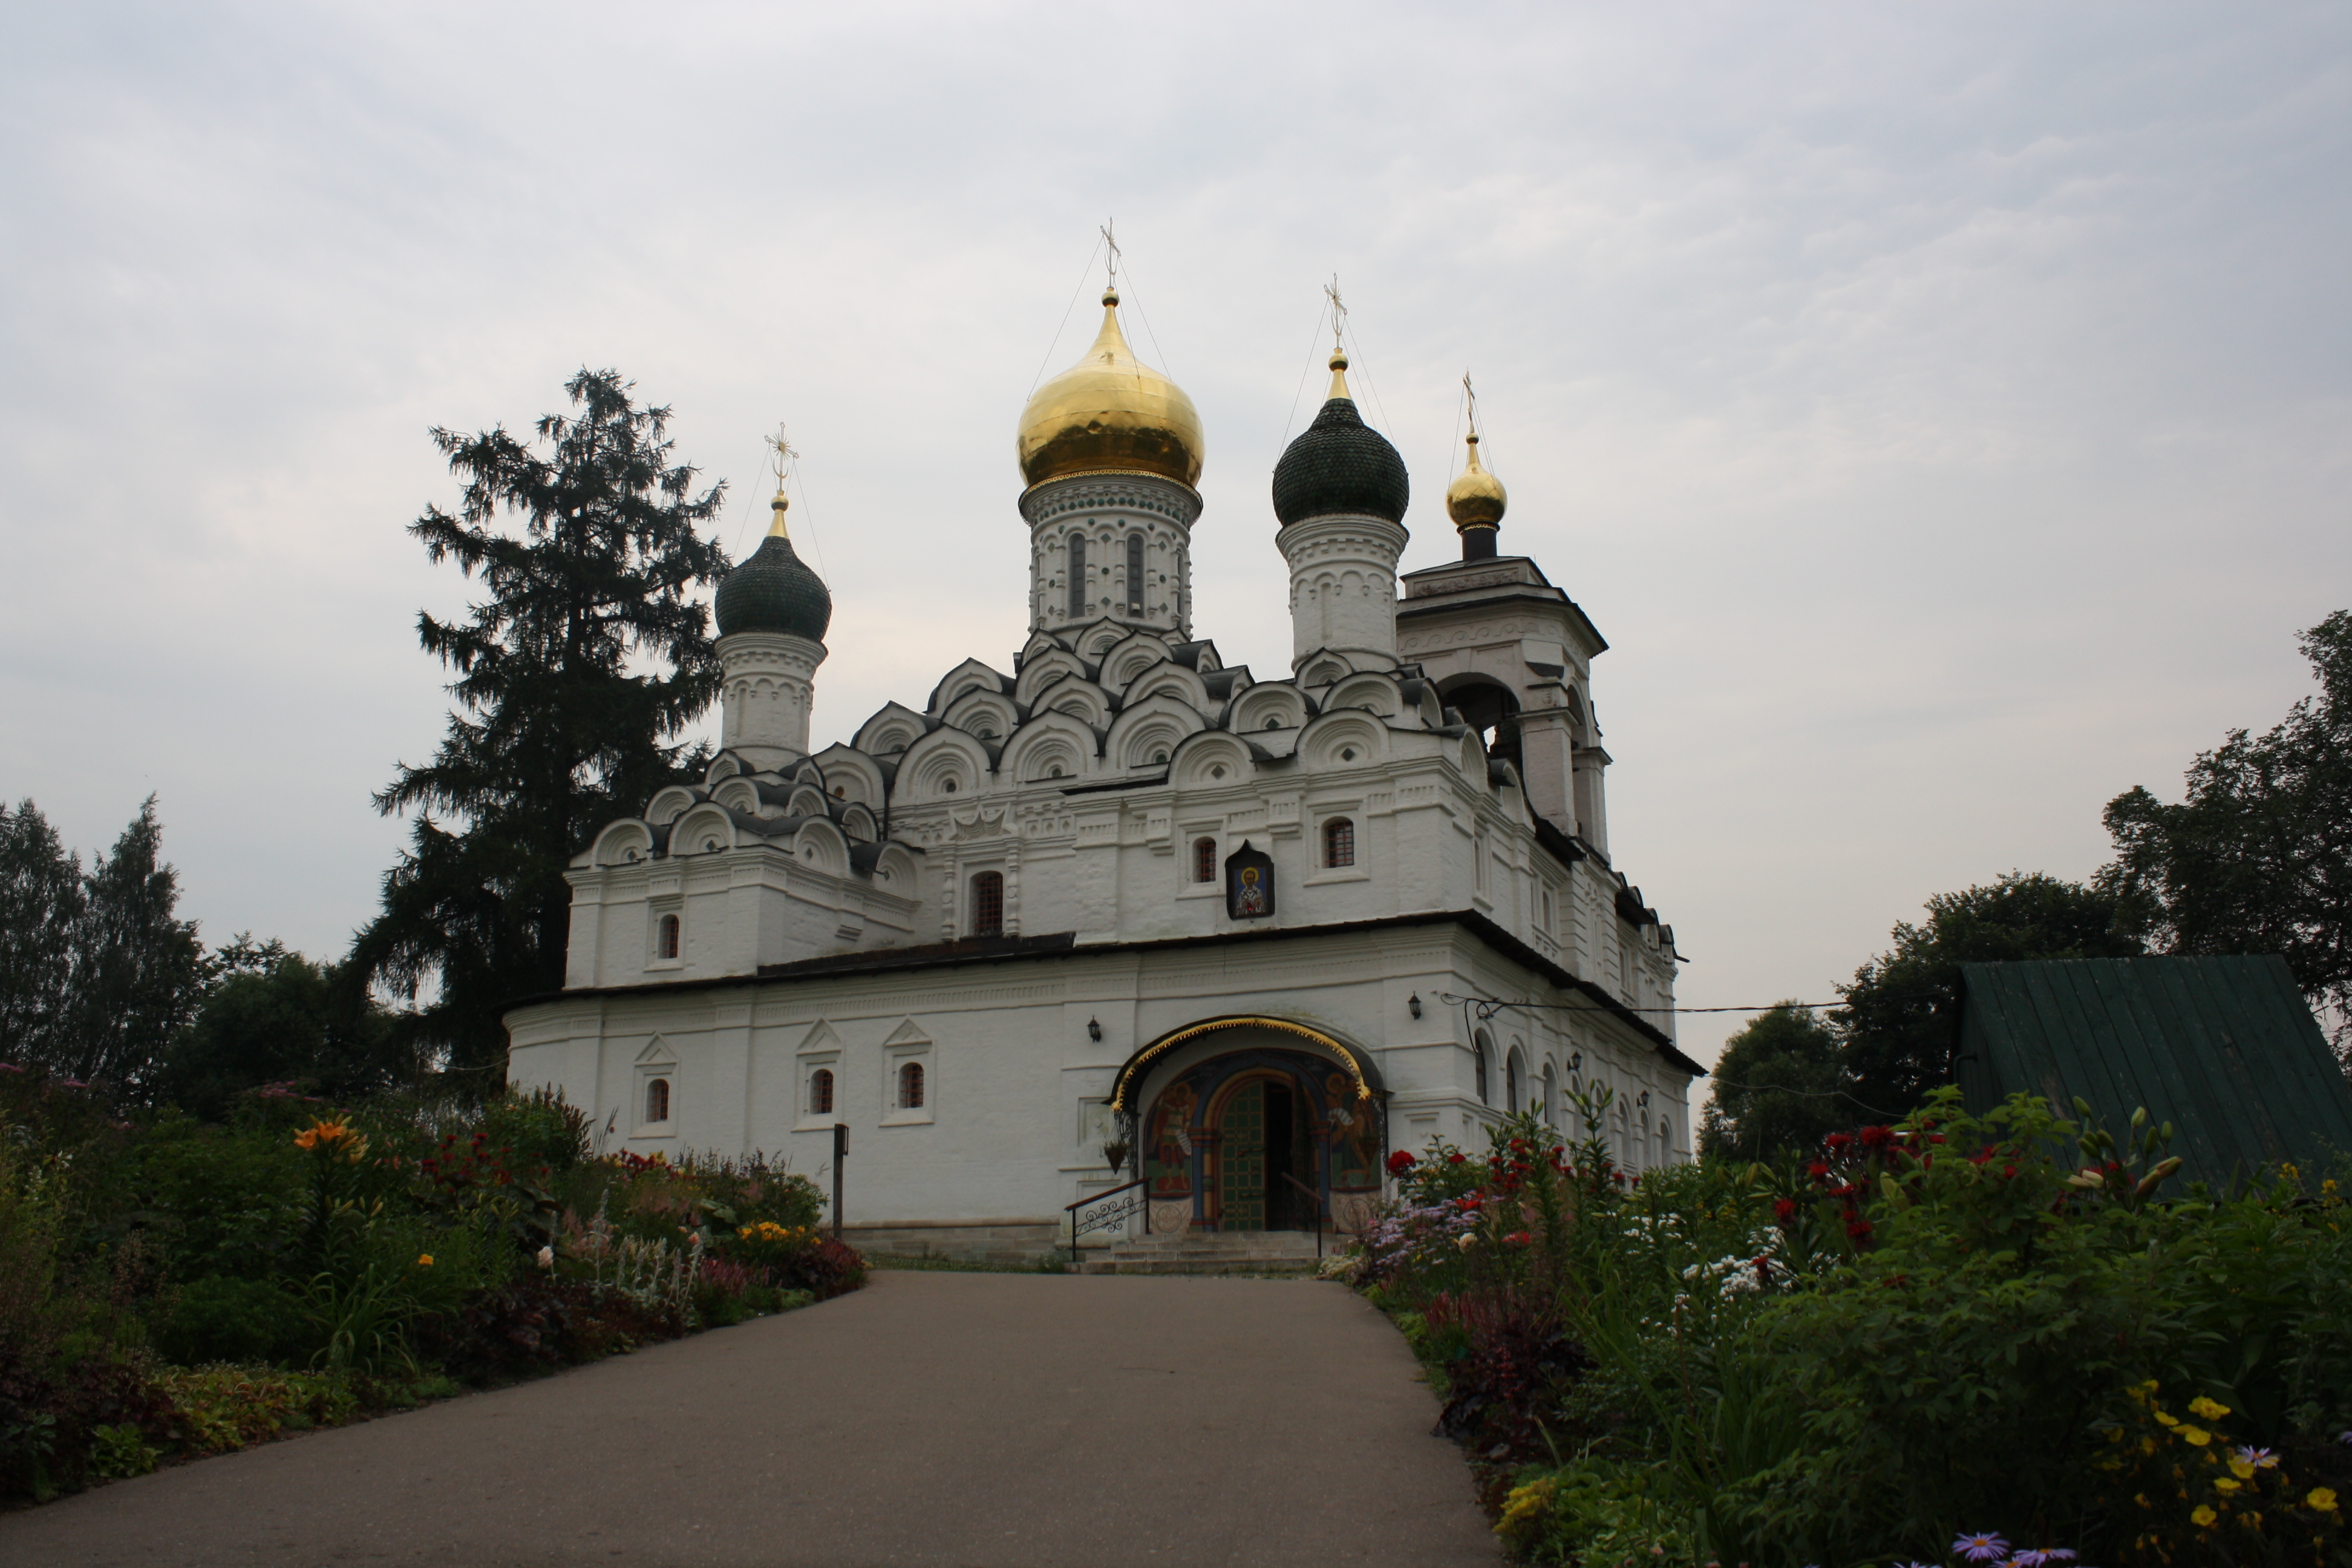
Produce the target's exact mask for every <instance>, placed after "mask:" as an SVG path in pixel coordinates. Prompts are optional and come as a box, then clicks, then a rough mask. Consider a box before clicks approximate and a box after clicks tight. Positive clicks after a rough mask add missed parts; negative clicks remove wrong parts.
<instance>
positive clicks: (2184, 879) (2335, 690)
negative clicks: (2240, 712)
mask: <svg viewBox="0 0 2352 1568" xmlns="http://www.w3.org/2000/svg"><path fill="white" fill-rule="evenodd" d="M2300 641H2301V643H2302V647H2303V652H2304V656H2305V658H2309V659H2310V660H2311V667H2312V671H2313V673H2314V674H2315V675H2316V676H2317V677H2318V679H2319V692H2318V695H2317V696H2316V698H2312V697H2306V698H2305V699H2303V700H2301V701H2299V702H2297V703H2296V704H2295V705H2294V707H2293V708H2291V709H2289V710H2287V716H2286V718H2285V719H2284V720H2283V721H2280V722H2279V723H2278V724H2277V725H2276V726H2274V727H2273V729H2272V730H2270V731H2268V732H2267V733H2265V734H2263V735H2261V736H2254V735H2251V734H2249V733H2248V732H2247V731H2243V730H2232V731H2230V733H2229V736H2228V738H2227V739H2225V740H2224V741H2223V742H2221V745H2220V746H2219V747H2217V748H2215V749H2214V750H2212V751H2210V752H2200V754H2199V755H2198V758H2197V761H2196V763H2195V764H2194V765H2192V766H2191V767H2190V768H2189V775H2188V789H2187V792H2186V795H2185V797H2184V798H2183V799H2182V800H2181V802H2180V804H2179V805H2166V804H2165V803H2164V802H2162V801H2159V800H2158V799H2157V798H2156V796H2155V795H2151V794H2149V793H2148V792H2147V790H2146V789H2143V788H2137V787H2135V788H2133V789H2130V790H2127V791H2126V792H2125V793H2124V794H2122V795H2117V796H2116V798H2115V799H2113V800H2111V801H2109V802H2108V803H2107V809H2106V825H2107V831H2108V833H2110V834H2111V835H2113V836H2114V838H2115V845H2116V859H2115V862H2114V863H2113V864H2112V865H2110V866H2108V867H2107V868H2106V869H2105V871H2103V872H2102V873H2101V874H2100V875H2101V881H2102V884H2103V885H2104V886H2105V887H2107V888H2108V889H2112V890H2113V891H2114V892H2115V893H2116V895H2117V896H2118V897H2119V898H2120V899H2121V900H2122V903H2123V908H2124V911H2125V915H2126V920H2127V921H2129V922H2130V923H2131V925H2132V926H2133V928H2134V929H2136V930H2138V931H2143V932H2145V933H2146V934H2147V936H2148V937H2149V938H2150V939H2151V940H2152V941H2153V942H2155V944H2156V945H2157V946H2158V947H2160V948H2162V949H2163V950H2165V951H2166V952H2183V953H2225V952H2275V953H2278V954H2281V955H2282V956H2284V958H2285V959H2286V962H2287V967H2288V968H2290V969H2292V970H2293V971H2294V976H2295V979H2296V981H2297V982H2298V983H2299V984H2301V985H2302V986H2303V989H2304V992H2305V994H2306V995H2308V996H2309V997H2310V998H2311V1000H2312V1002H2313V1003H2314V1004H2315V1005H2316V1006H2318V1007H2320V1008H2323V1009H2326V1010H2331V1011H2332V1012H2333V1013H2334V1014H2335V1016H2336V1049H2337V1051H2338V1053H2339V1054H2341V1055H2343V1056H2344V1057H2345V1058H2346V1061H2347V1067H2352V610H2338V611H2336V613H2335V614H2334V615H2332V616H2328V617H2327V618H2326V620H2324V621H2322V622H2320V623H2319V625H2317V626H2313V627H2312V628H2311V629H2310V630H2308V631H2306V632H2305V633H2304V634H2303V636H2302V637H2301V638H2300Z"/></svg>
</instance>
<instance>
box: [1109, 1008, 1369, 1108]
mask: <svg viewBox="0 0 2352 1568" xmlns="http://www.w3.org/2000/svg"><path fill="white" fill-rule="evenodd" d="M1221 1029H1271V1030H1273V1031H1274V1032H1275V1033H1276V1034H1281V1035H1296V1036H1297V1037H1300V1038H1301V1039H1305V1040H1309V1041H1312V1042H1313V1043H1314V1044H1316V1045H1318V1046H1321V1047H1323V1048H1324V1049H1325V1050H1327V1051H1329V1052H1330V1053H1331V1054H1332V1055H1333V1056H1335V1057H1337V1058H1339V1062H1340V1065H1342V1066H1343V1067H1345V1068H1347V1069H1348V1076H1349V1078H1350V1079H1354V1080H1355V1084H1356V1098H1357V1099H1358V1100H1374V1099H1381V1100H1385V1099H1386V1098H1387V1097H1388V1090H1387V1089H1384V1088H1382V1087H1381V1073H1380V1068H1379V1067H1378V1066H1377V1065H1376V1064H1375V1063H1374V1062H1373V1061H1372V1059H1371V1058H1370V1056H1369V1055H1367V1054H1366V1053H1365V1052H1364V1051H1363V1050H1361V1049H1360V1048H1359V1047H1355V1046H1351V1045H1349V1044H1348V1043H1347V1042H1346V1041H1345V1040H1341V1039H1337V1038H1334V1037H1332V1036H1329V1035H1327V1034H1325V1033H1324V1032H1323V1031H1322V1030H1320V1029H1311V1028H1308V1027H1307V1026H1306V1025H1304V1024H1294V1023H1292V1022H1291V1021H1290V1020H1289V1019H1287V1018H1267V1017H1263V1016H1258V1015H1256V1014H1236V1015H1234V1016H1229V1017H1223V1018H1208V1019H1204V1020H1202V1022H1200V1023H1198V1024H1187V1025H1185V1026H1183V1027H1182V1028H1180V1029H1171V1030H1170V1031H1169V1032H1168V1033H1167V1034H1164V1035H1162V1036H1160V1037H1159V1038H1158V1039H1156V1040H1153V1041H1152V1042H1151V1043H1150V1044H1149V1045H1147V1046H1145V1047H1142V1048H1141V1049H1140V1050H1138V1051H1137V1052H1136V1053H1135V1054H1134V1055H1133V1056H1131V1057H1129V1058H1127V1064H1126V1065H1125V1066H1124V1067H1122V1068H1119V1069H1118V1078H1116V1079H1112V1080H1111V1090H1110V1104H1111V1110H1113V1111H1115V1112H1116V1113H1118V1115H1121V1116H1133V1115H1135V1114H1136V1112H1137V1110H1139V1107H1138V1106H1137V1105H1136V1104H1135V1101H1134V1095H1135V1091H1136V1090H1137V1089H1138V1088H1139V1087H1140V1086H1141V1084H1142V1082H1143V1077H1144V1074H1145V1073H1146V1072H1148V1071H1149V1070H1150V1067H1151V1064H1152V1063H1153V1062H1155V1061H1157V1060H1159V1059H1160V1058H1161V1057H1164V1056H1166V1055H1167V1054H1168V1053H1169V1052H1171V1051H1172V1050H1174V1049H1175V1048H1176V1047H1179V1046H1181V1045H1183V1044H1185V1043H1187V1042H1188V1041H1192V1040H1197V1039H1199V1038H1200V1037H1202V1036H1203V1035H1213V1034H1215V1033H1216V1032H1217V1031H1219V1030H1221Z"/></svg>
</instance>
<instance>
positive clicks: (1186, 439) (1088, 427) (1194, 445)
mask: <svg viewBox="0 0 2352 1568" xmlns="http://www.w3.org/2000/svg"><path fill="white" fill-rule="evenodd" d="M1102 302H1103V324H1102V331H1100V332H1098V333H1097V334H1096V336H1095V342H1094V347H1092V348H1090V349H1088V350H1087V356H1086V358H1084V359H1082V360H1080V361H1079V362H1078V363H1076V364H1074V365H1072V366H1071V367H1070V368H1069V369H1067V370H1066V371H1064V372H1063V373H1062V374H1059V375H1057V376H1055V378H1054V379H1053V380H1051V381H1049V382H1047V383H1046V384H1045V385H1043V386H1041V387H1039V388H1038V389H1037V393H1036V395H1035V396H1034V397H1032V398H1030V400H1029V406H1028V407H1026V408H1024V409H1023V410H1022V411H1021V437H1020V448H1019V450H1020V458H1021V475H1022V478H1023V479H1026V480H1027V481H1028V482H1029V483H1030V484H1031V485H1032V486H1036V485H1042V484H1044V483H1045V481H1046V480H1048V479H1062V478H1064V477H1066V476H1067V475H1070V474H1088V473H1129V474H1158V475H1160V477H1161V478H1162V479H1174V480H1175V481H1176V482H1177V483H1178V484H1180V485H1184V486H1188V487H1189V486H1192V485H1194V484H1197V483H1198V482H1199V481H1200V478H1201V453H1202V441H1201V416H1199V415H1198V414H1196V413H1194V412H1193V410H1192V399H1191V398H1189V397H1187V396H1185V395H1184V389H1183V388H1182V387H1181V386H1178V385H1177V384H1175V383H1174V382H1172V381H1171V380H1169V379H1168V378H1167V377H1166V376H1164V375H1162V374H1160V373H1159V372H1158V371H1156V370H1153V369H1152V368H1151V367H1150V366H1149V365H1147V364H1145V363H1143V362H1142V361H1141V360H1139V359H1137V358H1136V357H1135V351H1134V350H1132V349H1130V348H1129V347H1128V346H1127V339H1126V338H1125V337H1124V336H1123V335H1121V333H1120V332H1119V330H1118V289H1105V290H1104V291H1103V297H1102Z"/></svg>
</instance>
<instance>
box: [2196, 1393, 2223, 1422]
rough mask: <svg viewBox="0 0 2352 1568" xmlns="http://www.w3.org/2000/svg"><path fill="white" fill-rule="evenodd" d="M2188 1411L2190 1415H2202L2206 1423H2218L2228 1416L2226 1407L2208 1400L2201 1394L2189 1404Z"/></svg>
mask: <svg viewBox="0 0 2352 1568" xmlns="http://www.w3.org/2000/svg"><path fill="white" fill-rule="evenodd" d="M2189 1412H2190V1414H2192V1415H2202V1416H2203V1417H2205V1419H2206V1420H2208V1421H2219V1420H2220V1419H2221V1417H2222V1416H2224V1415H2228V1414H2230V1407H2229V1406H2228V1405H2222V1404H2220V1403H2218V1402H2217V1401H2214V1400H2210V1399H2208V1398H2206V1397H2205V1396H2204V1395H2203V1394H2199V1395H2198V1396H2197V1397H2196V1398H2194V1399H2192V1400H2190V1401H2189Z"/></svg>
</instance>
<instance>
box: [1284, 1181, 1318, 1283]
mask: <svg viewBox="0 0 2352 1568" xmlns="http://www.w3.org/2000/svg"><path fill="white" fill-rule="evenodd" d="M1275 1174H1276V1175H1277V1176H1280V1177H1281V1178H1282V1179H1283V1180H1284V1181H1286V1182H1288V1183H1289V1184H1291V1185H1292V1186H1294V1187H1297V1189H1298V1190H1299V1191H1300V1192H1302V1193H1305V1194H1307V1196H1308V1197H1310V1198H1312V1199H1314V1200H1315V1266H1316V1268H1317V1269H1318V1271H1319V1270H1320V1269H1321V1268H1322V1267H1323V1194H1321V1193H1318V1192H1317V1191H1316V1190H1315V1189H1314V1188H1313V1187H1310V1186H1308V1185H1307V1184H1306V1183H1305V1182H1302V1181H1300V1180H1299V1179H1298V1178H1297V1177H1296V1176H1294V1175H1292V1174H1291V1173H1289V1172H1287V1171H1276V1173H1275Z"/></svg>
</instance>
